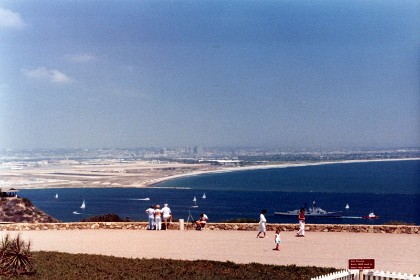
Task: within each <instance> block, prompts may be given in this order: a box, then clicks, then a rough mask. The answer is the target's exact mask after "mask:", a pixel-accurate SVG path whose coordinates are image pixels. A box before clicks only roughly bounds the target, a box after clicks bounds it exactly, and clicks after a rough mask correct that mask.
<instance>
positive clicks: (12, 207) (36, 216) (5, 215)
mask: <svg viewBox="0 0 420 280" xmlns="http://www.w3.org/2000/svg"><path fill="white" fill-rule="evenodd" d="M0 222H7V223H58V222H60V221H59V220H57V219H55V218H53V217H51V216H49V215H48V214H46V213H45V212H43V211H41V210H40V209H38V208H37V207H35V206H34V205H33V204H32V202H31V201H30V200H29V199H26V198H20V197H7V198H4V197H3V198H1V200H0Z"/></svg>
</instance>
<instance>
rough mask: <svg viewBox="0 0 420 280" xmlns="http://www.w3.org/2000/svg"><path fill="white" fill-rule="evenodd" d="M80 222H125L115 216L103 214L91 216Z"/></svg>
mask: <svg viewBox="0 0 420 280" xmlns="http://www.w3.org/2000/svg"><path fill="white" fill-rule="evenodd" d="M81 222H125V220H123V219H121V218H120V216H118V215H117V214H105V215H99V216H92V217H89V218H86V219H83V220H81Z"/></svg>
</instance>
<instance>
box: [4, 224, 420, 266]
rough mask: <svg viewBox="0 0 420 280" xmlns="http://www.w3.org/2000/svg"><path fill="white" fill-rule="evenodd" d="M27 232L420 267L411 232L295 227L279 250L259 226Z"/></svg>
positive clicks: (102, 248) (48, 245) (113, 250)
mask: <svg viewBox="0 0 420 280" xmlns="http://www.w3.org/2000/svg"><path fill="white" fill-rule="evenodd" d="M10 233H11V234H12V235H15V234H17V232H10ZM2 234H3V235H4V234H6V232H3V233H2ZM21 234H22V237H23V238H24V239H25V240H30V241H31V242H32V245H33V250H36V251H38V250H43V251H59V252H68V253H87V254H102V255H110V256H118V257H129V258H168V259H180V260H197V259H204V260H215V261H232V262H235V263H251V262H256V263H263V264H275V265H291V264H295V265H298V266H321V267H336V268H343V269H346V268H348V260H349V259H359V258H364V259H375V270H384V271H395V272H402V273H419V272H420V262H419V260H420V250H418V248H420V238H419V237H418V235H410V234H373V233H332V232H330V233H324V232H308V233H307V235H306V237H303V238H302V237H295V236H294V234H295V233H294V232H282V233H281V238H282V243H281V247H280V251H279V252H278V251H273V250H272V249H273V248H274V233H273V232H268V233H267V235H268V238H256V237H255V236H256V232H254V231H212V230H204V231H195V230H189V231H180V230H168V231H146V230H112V229H111V230H67V231H61V230H60V231H54V230H47V231H23V232H21Z"/></svg>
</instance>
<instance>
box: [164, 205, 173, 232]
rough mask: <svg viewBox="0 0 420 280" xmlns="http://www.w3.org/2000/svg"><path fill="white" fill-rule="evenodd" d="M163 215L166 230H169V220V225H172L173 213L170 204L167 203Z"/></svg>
mask: <svg viewBox="0 0 420 280" xmlns="http://www.w3.org/2000/svg"><path fill="white" fill-rule="evenodd" d="M162 215H163V221H164V222H165V230H167V229H168V220H169V223H171V224H172V212H171V208H169V207H168V204H167V203H165V204H164V205H163V208H162Z"/></svg>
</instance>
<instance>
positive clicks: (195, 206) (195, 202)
mask: <svg viewBox="0 0 420 280" xmlns="http://www.w3.org/2000/svg"><path fill="white" fill-rule="evenodd" d="M193 201H194V205H193V206H191V207H192V208H198V205H197V198H196V197H195V196H194V199H193Z"/></svg>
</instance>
